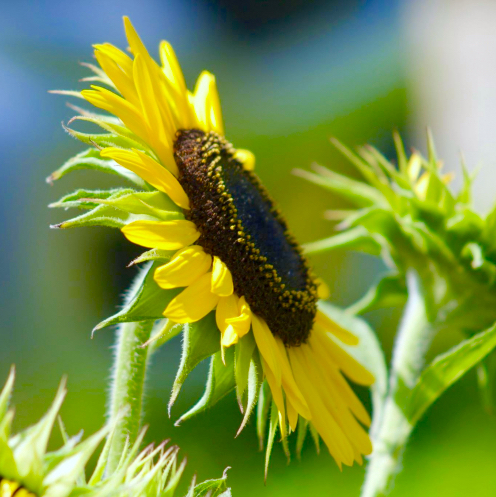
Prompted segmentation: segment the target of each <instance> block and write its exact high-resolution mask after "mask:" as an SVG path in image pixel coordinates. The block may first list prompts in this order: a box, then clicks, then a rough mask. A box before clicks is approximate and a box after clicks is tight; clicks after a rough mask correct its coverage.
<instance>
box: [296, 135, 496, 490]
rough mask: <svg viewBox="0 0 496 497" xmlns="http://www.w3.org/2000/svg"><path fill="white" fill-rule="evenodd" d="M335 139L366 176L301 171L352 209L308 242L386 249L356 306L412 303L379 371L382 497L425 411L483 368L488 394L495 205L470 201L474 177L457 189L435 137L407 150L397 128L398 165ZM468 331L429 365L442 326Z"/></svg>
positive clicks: (376, 434)
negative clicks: (483, 209) (382, 269)
mask: <svg viewBox="0 0 496 497" xmlns="http://www.w3.org/2000/svg"><path fill="white" fill-rule="evenodd" d="M333 143H334V145H335V146H336V147H337V148H338V150H340V151H341V152H342V153H343V154H344V155H345V157H346V158H348V159H349V160H350V162H351V163H352V164H353V165H354V166H355V167H356V168H357V170H358V171H359V174H360V175H361V176H362V179H353V178H351V177H348V176H343V175H341V174H338V173H336V172H334V171H331V170H329V169H327V168H324V167H321V166H318V165H316V166H314V170H315V172H314V173H313V172H308V171H301V170H299V171H296V173H297V174H298V175H300V176H302V177H304V178H306V179H307V180H309V181H312V182H313V183H316V184H318V185H320V186H322V187H324V188H326V189H329V190H330V191H332V192H333V193H337V194H339V195H341V196H342V197H344V198H345V199H346V200H348V201H349V202H350V203H351V204H352V205H353V207H354V208H353V209H352V210H346V211H332V212H329V213H328V214H327V215H328V217H329V218H330V219H334V220H336V219H339V220H340V223H339V224H338V225H337V229H338V230H340V231H341V233H339V234H337V235H334V236H332V237H330V238H327V239H325V240H320V241H317V242H314V243H311V244H309V245H307V246H306V247H305V248H306V252H307V253H318V252H328V251H332V250H336V249H340V248H346V249H349V250H358V251H362V252H366V253H369V254H372V255H375V256H380V257H381V258H382V259H383V261H384V262H385V263H386V265H387V266H388V267H389V269H390V271H389V272H388V273H387V274H385V275H384V276H383V277H382V278H381V279H380V281H379V282H378V283H377V285H375V286H374V287H373V288H371V289H370V290H369V292H368V293H367V294H366V295H365V296H364V297H363V299H361V300H360V301H359V302H357V303H356V304H354V305H352V306H351V307H350V308H349V309H348V312H350V313H355V314H360V313H364V312H366V311H370V310H373V309H377V308H380V307H385V306H391V305H404V306H405V307H404V314H403V318H402V320H401V323H400V327H399V329H398V332H397V335H396V340H395V347H394V350H393V358H392V363H391V368H390V372H389V379H387V375H385V374H383V373H381V374H378V373H377V372H376V377H377V379H378V381H380V380H384V381H383V382H382V385H379V384H377V385H376V392H377V395H376V396H375V398H374V400H375V401H374V419H373V423H372V428H371V437H372V441H373V445H374V451H373V453H372V455H371V457H370V463H369V465H368V470H367V477H366V481H365V485H364V487H363V489H362V491H363V493H362V495H363V496H367V497H370V496H376V495H383V494H384V493H386V492H387V491H388V489H389V487H390V484H391V482H392V480H393V477H394V475H395V473H396V472H398V471H399V469H400V462H401V455H402V453H403V450H404V448H405V446H406V443H407V441H408V438H409V435H410V433H411V431H412V429H413V428H414V426H415V424H416V423H417V421H418V420H419V419H420V418H421V416H422V415H423V414H424V413H425V411H426V409H427V408H428V407H429V405H430V404H432V402H434V401H435V400H436V399H437V398H438V397H439V396H440V395H441V394H442V393H443V392H444V390H445V389H446V388H448V387H449V386H450V385H451V384H452V383H454V382H455V381H456V380H457V379H459V378H460V377H461V376H462V375H463V374H464V373H465V372H466V371H468V370H469V369H470V368H472V367H474V366H476V367H477V368H478V373H479V375H478V376H479V378H480V380H481V381H480V383H481V386H482V387H483V388H484V389H485V396H484V397H485V399H486V400H487V401H489V399H490V394H491V392H490V390H489V388H490V383H491V382H490V381H489V380H490V376H489V375H490V371H489V368H487V358H486V356H488V354H489V353H490V352H491V351H492V350H493V349H494V347H495V346H496V326H495V321H496V208H495V209H494V210H492V211H491V212H490V213H489V214H488V215H487V216H485V217H482V216H480V215H479V214H478V213H476V212H475V211H474V210H473V208H472V206H471V181H472V178H471V177H470V175H469V174H468V173H467V172H466V170H465V166H463V174H464V183H463V187H462V189H461V191H460V192H459V193H458V194H457V195H455V194H454V193H453V192H452V191H451V190H450V188H449V185H448V183H449V176H447V175H443V174H442V173H441V165H442V164H441V162H440V161H439V160H438V159H437V157H436V153H435V150H434V144H433V141H432V138H431V136H430V135H429V137H428V151H429V154H428V158H427V159H425V158H423V157H422V156H421V154H419V153H418V152H413V153H412V154H411V155H410V157H408V156H407V154H406V153H405V150H404V148H403V144H402V142H401V139H400V138H399V136H398V135H395V143H396V148H397V155H398V164H397V166H396V165H395V164H393V163H391V162H390V161H388V160H387V159H386V158H385V157H384V156H383V155H382V154H381V153H380V152H378V151H377V150H376V149H374V148H372V147H362V148H359V149H358V153H357V154H356V153H354V152H353V151H351V150H349V149H348V148H346V147H345V146H343V145H342V144H341V143H339V142H338V141H336V140H333ZM457 331H458V332H460V333H461V335H460V336H462V337H468V338H466V340H464V341H462V342H461V343H460V344H459V345H457V346H456V347H454V348H452V349H451V350H449V351H447V352H446V353H444V354H442V355H440V356H438V357H437V358H436V359H435V360H434V361H433V362H432V363H431V364H430V365H428V366H427V367H426V366H425V355H426V352H427V351H428V349H429V346H430V344H431V341H432V339H433V337H434V335H435V334H436V333H446V332H449V333H453V332H457ZM369 360H370V361H371V362H369V363H368V364H367V365H368V367H369V369H370V370H371V371H382V372H384V371H385V365H384V361H383V357H382V354H377V355H376V356H375V357H372V356H371V355H369Z"/></svg>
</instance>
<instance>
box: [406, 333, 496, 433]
mask: <svg viewBox="0 0 496 497" xmlns="http://www.w3.org/2000/svg"><path fill="white" fill-rule="evenodd" d="M495 347H496V324H495V325H493V326H491V327H490V328H489V329H487V330H485V331H481V332H480V333H477V334H476V335H474V336H473V337H471V338H468V339H466V340H464V341H463V342H461V343H460V344H459V345H457V346H456V347H453V348H452V349H450V350H449V351H448V352H446V353H444V354H441V355H439V356H438V357H436V359H434V361H433V362H432V363H431V364H430V365H429V366H428V367H427V368H426V369H425V370H424V371H423V372H422V374H421V376H420V378H419V379H418V381H417V384H416V385H415V387H414V388H413V390H412V391H411V392H410V394H409V395H407V396H406V395H405V392H401V393H400V395H399V398H398V399H397V402H398V405H399V406H400V407H401V408H402V409H403V411H404V413H405V415H406V417H407V419H408V420H409V422H410V423H411V425H412V426H414V425H415V424H416V423H417V422H418V420H419V419H420V418H421V417H422V415H423V414H424V413H425V411H426V410H427V409H428V408H429V407H430V406H431V405H432V404H433V403H434V402H435V401H436V400H437V399H438V398H439V397H440V396H441V395H442V393H443V392H444V391H445V390H446V389H447V388H449V387H450V386H451V385H453V383H455V382H456V381H458V380H459V379H460V378H461V377H462V376H463V375H464V374H465V373H466V372H467V371H469V370H470V369H471V368H473V367H474V366H475V365H476V364H478V363H479V362H480V361H481V360H482V359H484V358H485V357H486V356H487V355H488V354H489V353H490V352H491V351H492V350H493V349H494V348H495ZM405 388H406V387H405ZM405 397H406V398H405Z"/></svg>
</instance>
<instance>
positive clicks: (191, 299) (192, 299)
mask: <svg viewBox="0 0 496 497" xmlns="http://www.w3.org/2000/svg"><path fill="white" fill-rule="evenodd" d="M211 280H212V273H207V274H204V275H203V276H201V277H200V278H199V279H197V280H196V281H195V282H194V283H193V284H192V285H190V286H189V287H188V288H186V289H185V290H183V291H182V292H181V293H180V294H179V295H178V296H177V297H175V298H174V299H172V300H171V302H170V303H169V305H168V306H167V308H166V309H165V311H164V316H165V317H167V318H169V319H172V320H173V321H176V322H177V323H194V322H195V321H199V320H200V319H201V318H203V317H205V316H206V315H207V314H208V313H209V312H210V311H212V310H213V309H214V308H215V306H216V305H217V303H218V302H219V296H218V295H216V294H215V293H212V292H211V291H210V284H211Z"/></svg>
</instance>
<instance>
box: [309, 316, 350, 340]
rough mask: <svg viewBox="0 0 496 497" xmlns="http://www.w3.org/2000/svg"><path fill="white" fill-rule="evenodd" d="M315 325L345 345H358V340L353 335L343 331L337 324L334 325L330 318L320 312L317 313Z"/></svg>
mask: <svg viewBox="0 0 496 497" xmlns="http://www.w3.org/2000/svg"><path fill="white" fill-rule="evenodd" d="M315 323H316V324H317V325H318V326H320V327H321V328H323V329H324V330H325V331H328V332H329V333H332V334H333V335H334V336H335V337H336V338H339V340H341V341H342V342H343V343H345V344H346V345H358V343H359V340H358V338H357V337H356V336H355V335H353V333H351V332H349V331H348V330H345V329H344V328H342V327H341V326H339V324H337V323H335V322H334V321H333V320H332V319H331V318H330V317H328V316H327V315H326V314H324V313H323V312H322V311H317V314H316V316H315Z"/></svg>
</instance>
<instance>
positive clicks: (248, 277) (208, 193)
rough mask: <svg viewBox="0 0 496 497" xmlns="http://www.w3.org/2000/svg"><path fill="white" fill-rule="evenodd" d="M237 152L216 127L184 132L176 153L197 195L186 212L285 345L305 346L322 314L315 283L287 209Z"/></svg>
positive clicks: (182, 177)
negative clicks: (318, 309)
mask: <svg viewBox="0 0 496 497" xmlns="http://www.w3.org/2000/svg"><path fill="white" fill-rule="evenodd" d="M234 153H235V149H234V148H233V147H232V145H231V144H230V143H229V142H227V141H226V140H225V139H224V138H222V137H221V136H219V135H218V134H216V133H214V132H210V133H204V132H203V131H199V130H181V131H179V132H178V133H177V135H176V140H175V143H174V157H175V161H176V164H177V166H178V168H179V182H180V183H181V185H182V187H183V188H184V190H185V192H186V194H187V195H188V197H189V201H190V209H189V210H188V211H186V212H185V214H186V216H187V218H188V219H189V220H191V221H193V222H194V223H195V224H196V226H197V229H198V231H199V232H200V233H201V237H200V238H199V240H198V241H197V242H196V243H198V244H199V245H201V246H202V247H203V248H204V250H205V251H206V252H208V253H210V254H212V255H216V256H218V257H219V258H220V259H221V260H222V261H223V262H224V263H225V264H226V265H227V267H228V268H229V270H230V271H231V273H232V277H233V283H234V290H235V292H236V294H237V295H239V296H244V297H245V299H246V301H247V302H248V304H249V305H250V307H251V310H252V311H253V312H254V313H255V314H257V315H259V316H261V317H262V318H264V319H265V321H266V322H267V324H268V326H269V328H270V329H271V331H272V333H274V334H275V335H277V336H279V337H280V338H281V339H282V340H283V342H284V343H285V345H287V346H298V345H301V344H302V343H305V342H306V341H307V339H308V336H309V334H310V331H311V329H312V326H313V321H314V318H315V313H316V301H317V289H316V285H315V282H314V280H313V278H312V276H311V274H310V270H309V268H308V266H307V263H306V261H305V259H304V258H303V257H302V255H301V253H300V250H299V247H298V244H297V243H296V242H295V240H294V239H293V238H292V236H291V235H290V234H289V232H288V228H287V226H286V223H285V221H284V220H283V218H282V217H281V215H280V213H279V211H278V210H277V209H276V208H275V207H274V204H273V202H272V200H271V199H270V197H269V196H268V194H267V192H266V191H265V189H264V188H263V187H262V185H261V184H260V182H259V180H258V178H257V177H256V176H255V175H254V174H253V173H252V172H250V171H246V170H244V169H243V167H242V165H241V163H240V162H239V161H238V160H236V159H235V158H234Z"/></svg>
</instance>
